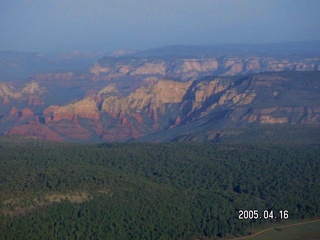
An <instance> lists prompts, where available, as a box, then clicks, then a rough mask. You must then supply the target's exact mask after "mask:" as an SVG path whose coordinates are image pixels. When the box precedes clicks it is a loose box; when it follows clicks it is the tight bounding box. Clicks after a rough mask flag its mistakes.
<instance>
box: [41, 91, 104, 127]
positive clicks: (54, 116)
mask: <svg viewBox="0 0 320 240" xmlns="http://www.w3.org/2000/svg"><path fill="white" fill-rule="evenodd" d="M44 114H45V115H50V116H48V117H47V118H46V121H48V122H50V121H54V122H59V121H61V120H63V119H65V120H70V121H71V120H73V119H74V118H75V117H81V118H87V119H93V120H98V119H99V118H100V116H99V112H98V107H97V104H96V102H95V101H94V100H93V99H91V98H90V97H88V98H85V99H83V100H81V101H78V102H76V103H72V104H68V105H67V106H50V107H48V108H47V109H45V110H44Z"/></svg>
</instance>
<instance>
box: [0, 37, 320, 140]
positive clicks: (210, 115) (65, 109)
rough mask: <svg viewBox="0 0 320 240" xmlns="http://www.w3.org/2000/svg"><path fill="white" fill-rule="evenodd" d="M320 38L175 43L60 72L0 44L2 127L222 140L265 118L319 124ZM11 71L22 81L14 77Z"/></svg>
mask: <svg viewBox="0 0 320 240" xmlns="http://www.w3.org/2000/svg"><path fill="white" fill-rule="evenodd" d="M319 46H320V44H319V42H309V43H287V44H278V45H277V44H274V45H220V46H172V47H165V48H160V49H153V50H148V51H142V52H136V53H133V52H129V51H126V52H124V51H121V52H119V54H117V57H114V56H113V57H112V56H106V57H103V58H101V59H99V60H98V61H95V62H92V63H91V64H88V65H87V67H84V63H83V62H82V63H81V64H80V63H79V65H78V68H77V67H76V66H77V65H76V64H73V65H72V64H71V65H72V67H70V68H68V65H65V66H64V70H63V71H58V69H59V66H58V65H59V64H61V62H60V63H59V64H57V62H56V63H55V62H54V61H51V60H50V59H46V58H44V57H42V56H41V55H37V54H29V53H28V54H21V53H20V54H14V53H7V55H6V54H5V53H4V52H2V53H0V77H1V78H0V79H1V82H0V101H1V102H2V105H1V108H0V133H1V134H9V135H26V136H33V137H39V138H41V139H44V140H57V141H86V142H101V141H128V140H133V139H137V140H141V141H190V140H192V141H197V140H198V141H223V139H227V138H230V136H232V135H237V134H238V135H239V134H240V135H241V134H242V132H239V129H253V128H257V127H267V126H286V129H288V127H289V129H290V126H302V125H303V126H305V125H307V126H313V127H315V129H317V130H316V131H319V130H318V129H319V128H317V126H319V123H320V91H319V89H320V81H319V79H320V48H319ZM113 55H114V54H113ZM13 56H14V57H13ZM67 59H68V58H67ZM65 61H67V60H66V58H65ZM71 65H70V66H71ZM14 69H16V71H17V72H18V73H19V75H20V76H21V74H22V75H25V78H24V80H23V81H13V80H12V79H14V77H13V75H14V74H16V73H15V72H14ZM20 70H21V71H20ZM45 70H46V71H45ZM49 70H52V71H49ZM19 71H20V72H19ZM11 72H12V75H10V73H11ZM7 76H9V77H8V78H6V77H7ZM10 76H11V77H10ZM263 131H264V134H266V131H265V130H263ZM250 134H251V133H250Z"/></svg>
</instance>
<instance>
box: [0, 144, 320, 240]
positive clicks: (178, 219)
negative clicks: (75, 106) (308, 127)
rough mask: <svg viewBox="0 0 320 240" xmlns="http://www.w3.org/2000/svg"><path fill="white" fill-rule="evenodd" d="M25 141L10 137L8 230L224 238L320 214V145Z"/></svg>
mask: <svg viewBox="0 0 320 240" xmlns="http://www.w3.org/2000/svg"><path fill="white" fill-rule="evenodd" d="M18 140H19V139H18ZM18 140H17V139H15V142H16V144H14V143H13V142H12V141H11V140H10V139H8V138H5V139H2V140H1V144H0V153H1V154H0V166H1V167H0V183H1V184H0V202H1V210H0V211H1V215H2V217H1V218H0V219H1V220H0V232H1V234H0V239H198V238H201V237H202V238H204V237H208V238H214V237H216V236H218V237H224V236H226V235H229V236H230V235H235V236H240V235H245V234H248V233H249V232H250V231H251V230H250V229H252V228H256V227H258V226H264V225H265V224H266V223H270V222H274V223H277V222H281V221H282V222H286V221H290V220H294V219H297V220H298V219H306V218H314V217H319V216H320V206H319V204H320V203H319V197H320V178H319V175H320V145H291V146H284V145H278V146H274V145H228V144H212V143H211V144H209V143H208V144H198V143H163V144H151V143H126V144H116V143H114V144H100V145H80V144H62V143H61V144H60V143H59V144H58V143H48V142H44V143H43V142H41V141H39V140H33V141H27V142H24V141H23V140H21V141H20V142H19V141H18ZM239 210H248V211H249V210H259V217H258V218H257V219H254V218H253V219H251V220H250V219H242V220H241V219H239V216H240V214H239ZM265 210H266V211H267V212H266V215H267V218H268V219H264V211H265ZM285 210H287V211H288V212H287V213H288V215H287V219H285V217H284V216H283V215H282V218H283V219H280V218H281V215H280V212H279V211H285ZM271 213H273V218H272V217H271ZM260 217H261V218H260Z"/></svg>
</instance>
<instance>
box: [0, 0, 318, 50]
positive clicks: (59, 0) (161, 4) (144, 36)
mask: <svg viewBox="0 0 320 240" xmlns="http://www.w3.org/2000/svg"><path fill="white" fill-rule="evenodd" d="M0 34H1V35H0V36H1V37H0V50H20V51H38V52H54V51H57V52H68V51H72V50H80V51H110V50H112V49H118V48H128V49H146V48H150V47H158V46H163V45H172V44H216V43H259V42H263V43H268V42H283V41H301V40H320V1H319V0H0Z"/></svg>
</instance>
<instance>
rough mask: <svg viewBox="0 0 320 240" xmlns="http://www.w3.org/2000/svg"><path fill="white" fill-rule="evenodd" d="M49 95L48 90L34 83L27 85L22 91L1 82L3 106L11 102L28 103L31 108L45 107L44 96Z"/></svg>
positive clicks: (0, 96)
mask: <svg viewBox="0 0 320 240" xmlns="http://www.w3.org/2000/svg"><path fill="white" fill-rule="evenodd" d="M46 93H47V90H46V88H44V87H40V85H39V84H38V83H36V82H34V81H32V82H30V83H27V84H26V85H24V86H23V87H22V88H21V89H16V88H14V87H13V86H12V85H10V84H8V83H3V82H0V98H3V102H2V103H3V105H7V104H9V103H10V102H11V100H19V101H21V102H23V101H27V103H28V105H29V106H37V105H43V104H44V102H43V96H44V95H45V94H46Z"/></svg>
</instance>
